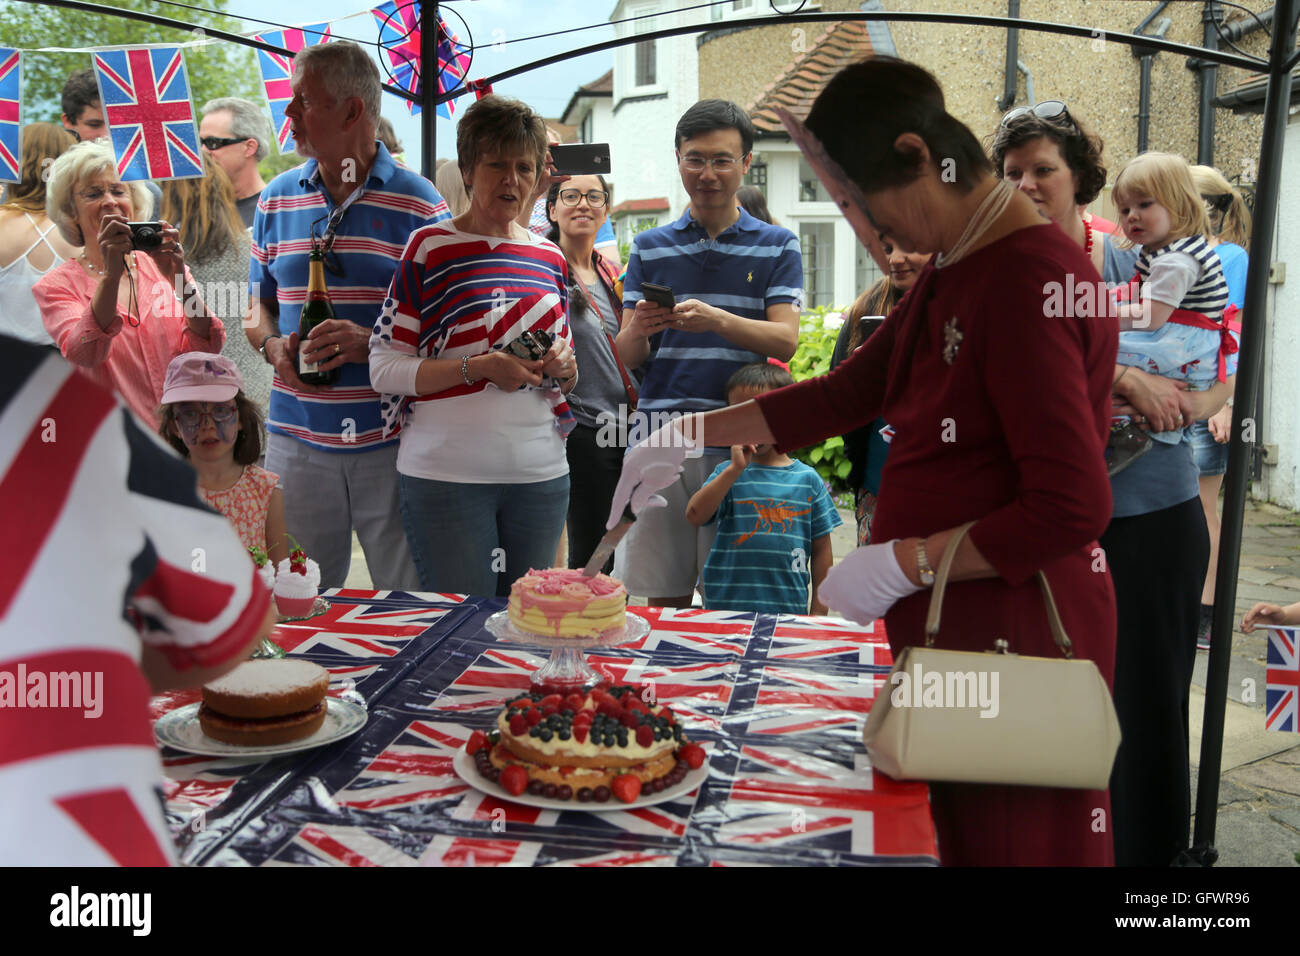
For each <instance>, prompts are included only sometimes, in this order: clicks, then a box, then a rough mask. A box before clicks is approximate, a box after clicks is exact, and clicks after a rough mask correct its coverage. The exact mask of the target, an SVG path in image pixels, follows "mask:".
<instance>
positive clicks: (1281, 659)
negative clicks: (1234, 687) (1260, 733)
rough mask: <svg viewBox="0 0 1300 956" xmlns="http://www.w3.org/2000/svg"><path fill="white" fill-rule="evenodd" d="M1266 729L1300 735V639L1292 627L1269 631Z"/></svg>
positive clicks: (1266, 674) (1265, 698) (1265, 707)
mask: <svg viewBox="0 0 1300 956" xmlns="http://www.w3.org/2000/svg"><path fill="white" fill-rule="evenodd" d="M1266 667H1267V669H1266V671H1265V687H1264V714H1265V717H1264V729H1265V730H1286V731H1290V732H1291V733H1297V732H1300V713H1298V711H1300V704H1298V703H1297V698H1300V638H1298V637H1297V630H1296V629H1295V628H1290V627H1270V628H1269V629H1268V662H1267V665H1266Z"/></svg>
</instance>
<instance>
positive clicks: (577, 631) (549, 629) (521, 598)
mask: <svg viewBox="0 0 1300 956" xmlns="http://www.w3.org/2000/svg"><path fill="white" fill-rule="evenodd" d="M509 613H510V623H511V624H513V625H514V626H515V628H516V629H517V630H520V631H523V632H524V633H525V634H540V635H543V636H545V637H573V638H583V637H600V636H601V635H602V634H606V633H608V632H610V631H618V630H621V629H622V628H623V626H624V625H625V624H626V623H627V590H626V589H625V588H624V587H623V585H622V583H621V582H619V581H615V580H614V579H613V578H611V577H610V576H609V575H607V574H598V575H596V576H595V577H594V578H588V577H584V576H583V574H582V572H581V571H579V570H576V569H575V570H570V569H569V568H547V569H545V570H543V571H538V570H531V571H529V572H528V573H527V574H525V575H524V576H523V577H521V578H520V579H519V580H517V581H516V582H515V583H514V584H513V585H512V586H511V588H510V607H509Z"/></svg>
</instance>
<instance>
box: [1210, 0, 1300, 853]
mask: <svg viewBox="0 0 1300 956" xmlns="http://www.w3.org/2000/svg"><path fill="white" fill-rule="evenodd" d="M1275 9H1276V11H1277V16H1276V17H1275V18H1274V21H1273V44H1272V48H1271V50H1270V52H1269V73H1268V92H1267V95H1266V96H1265V99H1264V137H1263V141H1262V143H1261V145H1260V150H1259V183H1258V185H1257V187H1256V191H1255V217H1254V219H1255V221H1254V225H1253V227H1252V229H1251V234H1250V270H1249V272H1248V273H1247V276H1246V306H1245V308H1244V309H1243V310H1242V316H1243V322H1242V330H1241V352H1240V354H1239V358H1240V362H1239V364H1238V366H1237V403H1236V407H1235V409H1234V411H1235V412H1236V416H1235V420H1234V421H1233V423H1232V444H1231V447H1230V448H1229V450H1228V473H1227V476H1226V478H1225V479H1224V483H1223V489H1224V490H1223V525H1222V531H1221V532H1220V536H1219V565H1218V578H1217V584H1216V590H1215V595H1214V621H1213V627H1212V631H1211V638H1210V662H1209V670H1208V673H1207V674H1206V680H1205V719H1204V721H1203V723H1202V725H1201V765H1200V772H1199V775H1198V777H1197V786H1196V831H1195V834H1194V836H1193V839H1192V848H1191V851H1190V855H1191V857H1192V859H1193V860H1195V861H1196V862H1197V863H1200V864H1201V865H1203V866H1209V865H1210V864H1212V863H1213V862H1214V861H1215V860H1216V859H1217V858H1218V851H1217V850H1215V849H1214V829H1215V823H1216V822H1217V821H1216V814H1217V813H1218V806H1219V773H1220V772H1221V770H1222V762H1223V761H1222V758H1223V719H1224V714H1225V712H1226V711H1227V703H1228V702H1227V698H1228V659H1229V654H1230V653H1231V647H1230V643H1231V641H1232V624H1233V618H1234V617H1235V616H1236V614H1235V611H1236V605H1237V565H1238V557H1239V552H1240V551H1241V526H1242V519H1243V515H1244V511H1245V504H1246V491H1247V490H1248V486H1249V475H1248V474H1247V470H1248V468H1249V464H1250V462H1249V458H1250V451H1251V447H1250V445H1251V442H1253V441H1254V439H1255V435H1254V434H1253V433H1254V431H1255V429H1256V427H1257V426H1256V420H1257V419H1256V415H1257V412H1258V408H1257V407H1256V400H1255V397H1256V382H1257V381H1258V379H1259V377H1260V372H1261V365H1262V363H1263V354H1264V332H1265V311H1264V310H1265V307H1266V304H1267V301H1268V268H1269V261H1270V260H1271V259H1272V257H1273V229H1274V227H1275V225H1276V223H1277V206H1278V202H1279V200H1280V199H1281V181H1282V146H1283V142H1284V139H1285V136H1286V123H1287V109H1288V107H1289V105H1290V99H1291V82H1290V79H1291V78H1290V75H1289V71H1288V70H1287V69H1286V68H1285V64H1286V61H1287V58H1288V57H1289V56H1290V55H1291V54H1292V52H1293V51H1294V50H1295V41H1296V17H1297V14H1300V0H1278V3H1277V4H1276V7H1275ZM1247 438H1248V439H1250V441H1247V440H1245V439H1247ZM1188 639H1189V640H1190V639H1191V635H1188Z"/></svg>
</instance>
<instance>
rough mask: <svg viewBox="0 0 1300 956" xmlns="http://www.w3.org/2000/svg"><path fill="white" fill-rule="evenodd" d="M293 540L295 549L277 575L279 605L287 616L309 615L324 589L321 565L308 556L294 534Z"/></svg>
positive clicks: (291, 538)
mask: <svg viewBox="0 0 1300 956" xmlns="http://www.w3.org/2000/svg"><path fill="white" fill-rule="evenodd" d="M289 543H290V544H291V545H293V550H292V551H290V552H289V557H287V558H285V559H284V560H283V561H281V562H280V567H279V569H278V571H277V572H276V575H275V606H276V607H277V608H279V610H280V614H281V615H282V616H283V617H307V616H308V615H310V614H311V609H312V605H314V604H315V603H316V592H317V591H319V590H320V565H319V564H317V563H316V562H315V561H313V560H312V559H311V558H309V557H307V552H306V551H304V550H303V549H302V547H301V546H300V545H299V544H298V542H297V541H295V540H294V539H293V536H292V535H290V536H289Z"/></svg>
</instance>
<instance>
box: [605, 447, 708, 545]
mask: <svg viewBox="0 0 1300 956" xmlns="http://www.w3.org/2000/svg"><path fill="white" fill-rule="evenodd" d="M694 448H695V441H694V440H693V439H689V438H687V437H686V436H685V435H684V434H683V433H682V431H681V429H679V428H678V427H677V422H676V421H671V422H669V423H668V424H667V425H664V426H663V427H662V428H660V429H659V430H657V431H654V432H651V433H650V435H648V436H647V437H646V438H645V440H644V441H641V442H638V443H637V444H636V445H633V446H632V448H631V450H630V451H628V453H627V456H626V457H625V458H624V459H623V471H622V473H621V474H620V475H619V478H618V487H617V488H615V489H614V500H613V501H612V502H611V503H610V508H609V520H608V521H607V522H605V528H606V529H609V528H612V527H614V525H616V524H618V522H619V520H620V519H621V518H622V517H623V509H624V508H627V507H631V509H632V514H634V515H637V514H640V513H641V512H642V511H643V510H645V509H646V508H662V507H664V506H665V505H667V504H668V502H666V501H665V500H664V499H663V497H662V496H660V495H657V494H655V492H656V491H660V490H661V489H663V488H667V487H668V486H669V485H671V484H672V483H673V482H674V481H676V480H677V475H678V473H680V472H681V470H682V462H684V461H685V460H686V453H687V452H688V451H691V450H692V449H694Z"/></svg>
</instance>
